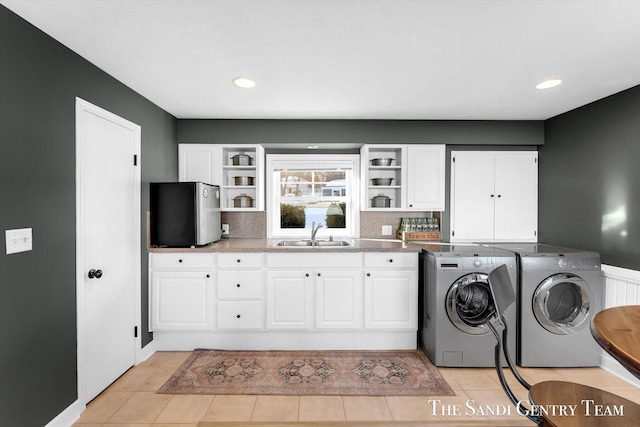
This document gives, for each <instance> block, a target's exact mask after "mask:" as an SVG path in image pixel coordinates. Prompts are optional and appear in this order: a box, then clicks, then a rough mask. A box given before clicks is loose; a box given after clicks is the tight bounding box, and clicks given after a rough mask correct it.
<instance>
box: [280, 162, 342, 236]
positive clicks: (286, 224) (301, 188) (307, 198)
mask: <svg viewBox="0 0 640 427" xmlns="http://www.w3.org/2000/svg"><path fill="white" fill-rule="evenodd" d="M279 182H280V227H281V228H311V224H312V223H313V222H316V223H319V222H322V223H323V224H324V225H325V227H327V228H345V227H346V215H345V210H346V202H344V201H343V200H344V199H345V198H346V197H347V195H348V194H347V191H346V187H345V185H346V175H345V172H344V171H336V170H327V171H323V170H318V171H315V170H311V171H281V172H280V180H279Z"/></svg>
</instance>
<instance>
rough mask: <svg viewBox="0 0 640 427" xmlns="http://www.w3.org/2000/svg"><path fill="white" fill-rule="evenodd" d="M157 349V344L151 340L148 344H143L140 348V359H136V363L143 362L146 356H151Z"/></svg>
mask: <svg viewBox="0 0 640 427" xmlns="http://www.w3.org/2000/svg"><path fill="white" fill-rule="evenodd" d="M156 351H158V350H157V345H156V342H155V341H151V342H150V343H149V344H147V345H145V346H144V347H143V348H142V353H141V354H142V359H141V360H138V364H140V363H142V362H144V361H145V360H147V359H148V358H150V357H151V356H153V354H154V353H155V352H156Z"/></svg>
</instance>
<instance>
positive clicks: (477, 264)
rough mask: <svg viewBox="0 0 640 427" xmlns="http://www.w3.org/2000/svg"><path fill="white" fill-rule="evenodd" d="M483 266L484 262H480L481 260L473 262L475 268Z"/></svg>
mask: <svg viewBox="0 0 640 427" xmlns="http://www.w3.org/2000/svg"><path fill="white" fill-rule="evenodd" d="M481 265H482V261H480V260H479V259H477V260H475V261H473V266H474V267H480V266H481Z"/></svg>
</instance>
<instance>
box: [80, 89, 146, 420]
mask: <svg viewBox="0 0 640 427" xmlns="http://www.w3.org/2000/svg"><path fill="white" fill-rule="evenodd" d="M84 111H89V112H91V113H93V114H96V115H98V116H100V117H103V118H105V119H107V120H110V121H113V122H115V123H118V124H120V125H121V126H123V127H126V128H128V129H131V130H132V131H134V133H135V142H134V144H135V147H134V151H135V152H136V153H137V155H138V167H137V168H135V171H134V187H135V188H134V190H133V193H134V209H133V210H134V215H133V216H134V217H133V218H131V221H133V225H134V230H135V232H134V238H133V240H134V241H133V242H131V245H132V246H133V248H134V253H135V254H140V253H141V252H140V247H141V245H140V145H141V143H140V141H141V131H140V126H138V125H136V124H135V123H132V122H130V121H128V120H125V119H123V118H122V117H119V116H117V115H115V114H113V113H110V112H109V111H107V110H104V109H102V108H100V107H98V106H95V105H93V104H91V103H89V102H87V101H85V100H83V99H81V98H78V97H76V299H77V301H76V305H77V318H76V322H77V325H76V328H77V334H78V337H77V340H78V341H77V345H78V349H77V350H78V399H79V401H80V404H81V405H82V407H83V408H84V407H85V406H86V386H85V381H86V370H85V369H86V363H85V357H84V355H85V345H86V340H85V334H87V333H90V331H86V330H85V328H84V325H85V320H86V319H85V316H86V313H85V306H84V302H85V288H84V286H83V283H84V280H85V278H84V276H85V274H86V272H85V271H84V270H85V268H84V261H85V260H84V249H85V248H84V232H83V231H84V225H85V218H84V215H83V212H84V209H83V208H84V202H83V199H82V194H83V191H82V190H83V182H82V172H83V171H84V165H83V162H82V159H83V157H82V156H83V154H84V144H83V142H84V141H83V135H82V132H81V130H82V128H83V126H84V123H83V114H82V113H83V112H84ZM132 161H133V159H132ZM134 274H135V283H136V289H135V291H134V294H135V319H136V324H137V325H138V334H137V337H136V338H135V341H134V345H135V349H134V353H135V355H134V364H136V365H137V364H138V363H140V362H141V361H142V339H141V335H142V331H141V327H140V326H141V325H142V322H141V316H142V314H141V300H142V296H141V280H142V279H141V261H140V256H136V257H135V260H134ZM105 356H106V355H105ZM106 357H108V356H106Z"/></svg>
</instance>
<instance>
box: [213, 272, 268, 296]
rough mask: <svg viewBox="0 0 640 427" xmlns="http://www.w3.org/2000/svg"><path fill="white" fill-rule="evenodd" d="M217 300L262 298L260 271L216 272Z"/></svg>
mask: <svg viewBox="0 0 640 427" xmlns="http://www.w3.org/2000/svg"><path fill="white" fill-rule="evenodd" d="M216 287H217V288H218V298H220V299H260V298H262V271H259V270H258V271H218V284H217V286H216Z"/></svg>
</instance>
